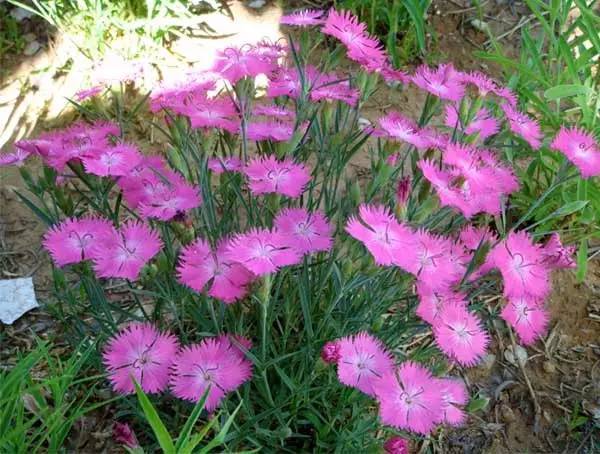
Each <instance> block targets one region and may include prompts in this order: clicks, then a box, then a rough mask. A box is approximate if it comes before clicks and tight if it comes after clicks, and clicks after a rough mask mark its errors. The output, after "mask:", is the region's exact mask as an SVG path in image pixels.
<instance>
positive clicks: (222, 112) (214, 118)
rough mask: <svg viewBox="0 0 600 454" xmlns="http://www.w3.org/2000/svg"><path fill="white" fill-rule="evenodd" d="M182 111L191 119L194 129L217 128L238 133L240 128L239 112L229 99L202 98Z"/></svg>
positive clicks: (188, 104) (195, 100) (190, 103)
mask: <svg viewBox="0 0 600 454" xmlns="http://www.w3.org/2000/svg"><path fill="white" fill-rule="evenodd" d="M180 110H181V112H180V113H182V114H184V115H185V116H187V117H188V118H189V119H190V124H191V126H192V128H217V129H223V130H225V131H229V132H231V133H236V132H237V131H238V129H239V127H240V119H239V114H238V111H237V109H236V107H235V105H234V104H233V101H231V99H229V98H225V97H219V98H205V97H200V98H196V99H194V101H193V102H189V103H187V105H186V107H183V108H182V109H180Z"/></svg>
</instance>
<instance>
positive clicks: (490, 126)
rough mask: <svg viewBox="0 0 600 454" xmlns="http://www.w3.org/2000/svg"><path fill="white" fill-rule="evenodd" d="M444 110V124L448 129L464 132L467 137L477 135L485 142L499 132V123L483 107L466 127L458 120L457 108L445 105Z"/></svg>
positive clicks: (452, 105)
mask: <svg viewBox="0 0 600 454" xmlns="http://www.w3.org/2000/svg"><path fill="white" fill-rule="evenodd" d="M444 110H445V118H444V124H445V125H446V126H448V127H449V128H452V129H454V128H456V129H458V130H461V131H464V132H465V134H467V135H471V134H479V138H480V139H481V140H485V139H487V138H488V137H490V136H493V135H494V134H497V133H498V131H500V123H499V122H498V120H496V118H494V117H493V116H492V113H491V112H490V111H489V110H488V109H486V108H485V107H482V108H481V109H479V111H477V113H476V114H475V117H474V118H473V119H472V120H471V121H470V122H469V124H467V125H465V124H463V123H462V121H461V120H460V119H459V112H458V106H456V105H454V104H447V105H446V107H445V109H444Z"/></svg>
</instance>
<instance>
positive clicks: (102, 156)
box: [83, 143, 143, 177]
mask: <svg viewBox="0 0 600 454" xmlns="http://www.w3.org/2000/svg"><path fill="white" fill-rule="evenodd" d="M142 159H143V156H142V155H141V154H140V152H139V151H138V149H137V147H136V146H135V145H129V144H125V143H120V144H117V145H115V146H114V147H110V148H103V149H101V150H100V151H98V152H95V153H93V154H92V155H91V156H89V157H88V156H83V165H84V167H85V171H86V172H88V173H91V174H93V175H98V176H101V177H106V176H115V177H118V176H127V175H129V172H131V169H133V168H134V167H136V166H137V165H139V164H140V162H141V161H142Z"/></svg>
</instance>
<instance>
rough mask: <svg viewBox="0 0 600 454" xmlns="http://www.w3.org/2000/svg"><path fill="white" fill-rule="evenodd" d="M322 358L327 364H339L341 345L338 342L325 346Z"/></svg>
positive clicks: (328, 343)
mask: <svg viewBox="0 0 600 454" xmlns="http://www.w3.org/2000/svg"><path fill="white" fill-rule="evenodd" d="M321 358H322V359H323V361H324V362H326V363H327V364H334V363H337V362H338V361H339V359H340V345H339V343H338V341H332V342H327V343H326V344H325V345H323V349H322V350H321Z"/></svg>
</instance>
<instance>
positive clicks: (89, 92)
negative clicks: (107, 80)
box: [75, 85, 105, 101]
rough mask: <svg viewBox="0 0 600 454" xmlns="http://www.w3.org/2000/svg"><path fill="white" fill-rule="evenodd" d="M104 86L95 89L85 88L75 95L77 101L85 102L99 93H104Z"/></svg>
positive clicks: (97, 86)
mask: <svg viewBox="0 0 600 454" xmlns="http://www.w3.org/2000/svg"><path fill="white" fill-rule="evenodd" d="M104 88H105V87H104V85H96V86H95V87H90V88H85V89H83V90H79V91H78V92H77V93H75V99H77V101H85V100H86V99H89V98H93V97H94V96H96V95H97V94H99V93H102V92H103V91H104Z"/></svg>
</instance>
